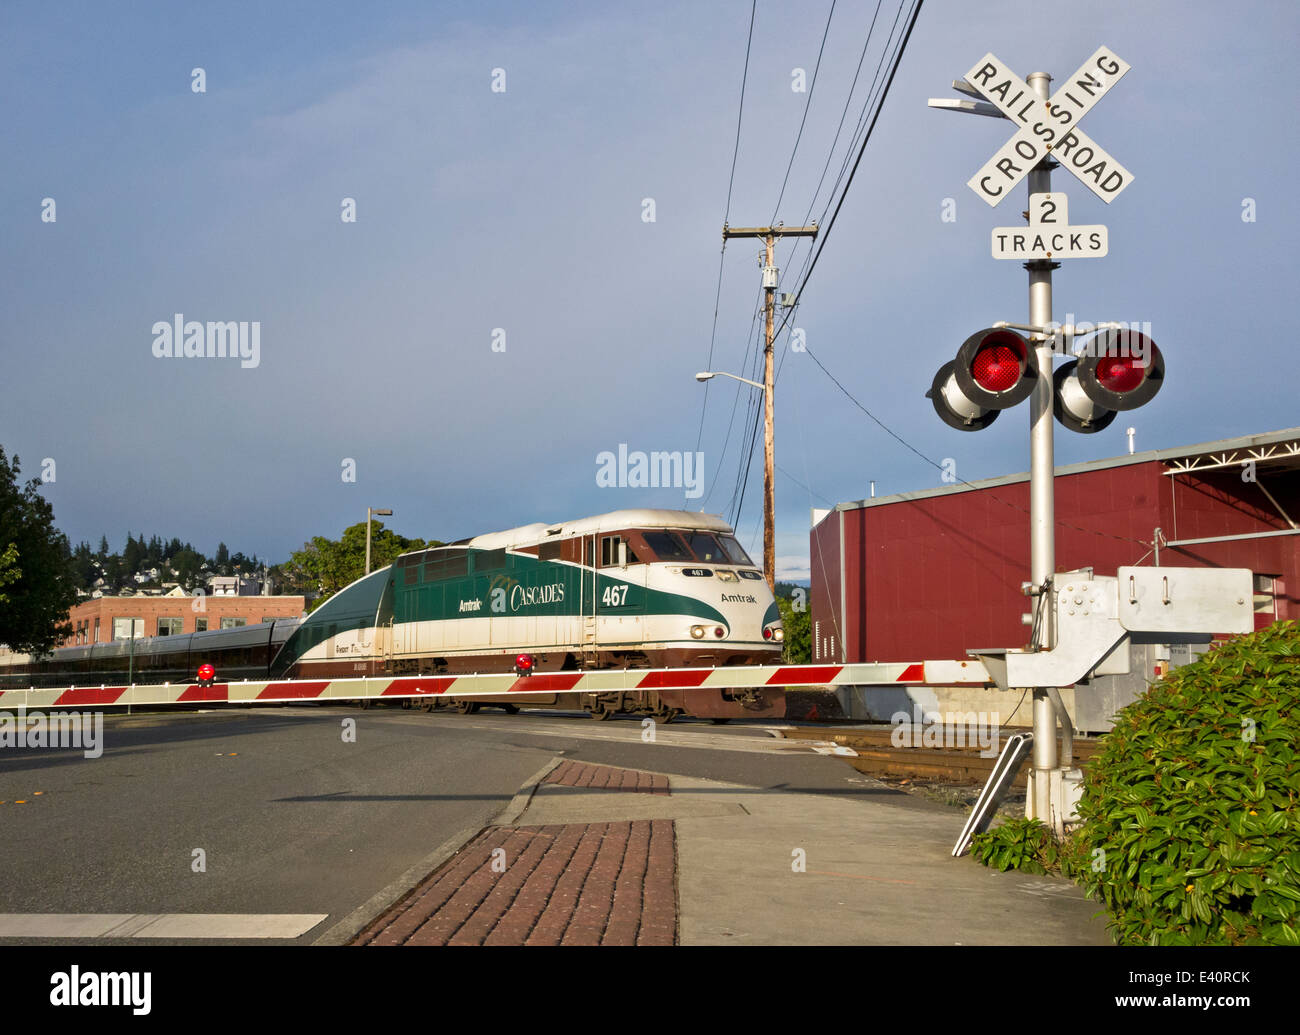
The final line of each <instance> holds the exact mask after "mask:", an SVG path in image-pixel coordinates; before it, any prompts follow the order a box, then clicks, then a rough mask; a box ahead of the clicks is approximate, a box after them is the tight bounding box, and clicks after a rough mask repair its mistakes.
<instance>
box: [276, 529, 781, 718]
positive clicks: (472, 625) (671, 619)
mask: <svg viewBox="0 0 1300 1035" xmlns="http://www.w3.org/2000/svg"><path fill="white" fill-rule="evenodd" d="M782 637H783V633H782V629H781V619H780V614H779V612H778V610H777V605H776V600H775V598H774V597H773V596H772V592H771V590H770V589H769V587H768V585H767V581H766V580H765V579H764V577H763V574H762V573H761V572H760V571H759V570H758V568H757V567H756V566H755V565H754V563H753V561H751V560H750V559H749V557H748V556H747V555H746V553H745V551H744V549H743V548H742V547H741V545H740V543H738V542H737V541H736V538H735V536H734V534H733V532H732V529H731V527H730V526H729V525H727V524H726V522H724V521H723V520H722V519H721V518H718V517H714V516H712V515H707V514H695V513H691V512H689V511H679V510H619V511H614V512H612V513H609V514H601V515H598V516H596V517H588V518H582V519H580V520H577V521H569V522H564V523H561V524H556V525H547V524H542V523H537V524H532V525H525V526H523V527H521V528H514V529H510V530H509V531H506V532H495V533H491V534H488V535H481V536H476V537H474V538H472V539H466V540H462V541H460V542H457V543H452V544H450V545H448V546H441V547H437V548H434V549H429V550H420V551H416V552H413V553H408V554H404V555H402V556H401V557H399V558H398V559H397V560H396V561H395V562H394V563H393V564H392V565H391V566H390V567H387V568H384V569H382V570H380V571H376V572H373V573H371V574H370V575H367V576H365V577H364V578H361V579H359V580H357V581H356V582H354V583H353V584H352V585H350V586H348V587H347V588H346V589H344V590H343V591H342V592H340V593H338V594H337V595H336V596H335V597H333V598H332V599H331V600H329V601H327V602H326V603H325V604H324V605H322V606H321V607H320V608H319V609H318V610H317V611H315V612H314V613H313V614H312V615H311V616H310V617H309V618H307V620H306V621H304V622H303V623H302V624H301V625H300V626H299V627H298V628H297V629H296V630H295V631H294V633H293V634H292V636H290V638H289V640H288V642H286V643H285V645H284V647H283V648H282V649H281V650H280V652H279V654H278V656H277V657H276V658H275V661H274V663H273V665H272V671H271V676H272V677H273V678H281V677H289V678H325V677H334V678H337V677H343V676H356V675H380V674H390V675H407V674H420V675H437V674H443V673H446V674H453V675H455V674H465V673H488V672H509V671H511V670H512V669H514V668H516V666H517V659H518V658H519V656H520V655H521V654H525V655H527V656H528V662H529V667H530V669H531V668H533V667H534V666H535V671H537V672H558V671H575V670H591V669H600V668H681V667H711V668H712V667H722V666H727V665H761V664H775V663H778V662H779V661H780V659H781V646H782V644H781V641H782ZM714 693H715V694H720V695H722V696H721V697H720V699H719V701H718V708H719V710H718V711H716V712H714V711H713V710H712V709H711V707H710V704H709V702H708V701H706V700H703V699H702V698H703V697H705V696H707V694H706V693H705V692H702V691H701V692H692V693H691V697H690V703H689V709H690V711H692V712H693V713H695V714H697V715H711V714H715V715H716V716H717V717H725V716H729V715H734V714H741V713H742V711H740V710H738V709H737V707H736V705H738V704H739V705H747V706H748V707H745V708H744V709H743V713H744V714H753V715H757V716H764V717H773V716H775V715H776V714H779V713H780V712H781V711H783V701H780V694H779V692H777V693H774V692H767V693H766V694H764V693H763V692H757V693H756V692H754V691H745V692H743V693H742V692H739V691H738V692H737V694H736V695H735V697H729V696H727V694H728V692H727V691H716V692H714ZM679 695H680V692H671V691H668V692H664V693H663V694H662V695H660V696H661V697H662V698H663V700H651V701H649V702H642V704H644V705H645V707H637V708H634V709H632V710H638V711H642V710H649V711H653V712H665V711H671V710H672V709H674V708H676V709H678V710H681V709H684V708H686V707H687V704H686V702H685V701H684V700H683V701H677V700H676V698H677V696H679ZM558 696H559V695H557V700H556V701H555V702H554V703H555V704H560V705H565V704H569V705H572V704H575V703H580V704H583V705H585V706H587V707H588V710H593V713H595V710H594V709H592V702H587V701H582V702H567V701H564V700H562V699H558ZM571 696H576V695H571ZM642 696H644V695H642ZM670 698H671V700H670ZM533 703H546V702H543V701H536V702H533ZM598 703H599V702H598ZM603 703H604V704H605V705H609V706H611V707H609V708H607V709H603V710H608V711H613V710H627V708H626V706H627V705H629V704H632V703H633V702H622V701H620V702H603ZM613 705H618V706H619V707H612V706H613Z"/></svg>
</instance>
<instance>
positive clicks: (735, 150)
mask: <svg viewBox="0 0 1300 1035" xmlns="http://www.w3.org/2000/svg"><path fill="white" fill-rule="evenodd" d="M757 11H758V0H753V2H752V3H751V4H750V8H749V35H748V37H747V38H746V40H745V68H744V70H743V71H742V72H741V73H740V110H739V111H738V112H737V113H736V142H735V145H734V146H733V147H732V149H731V176H730V177H729V178H728V180H727V204H726V208H725V210H724V212H723V216H722V222H723V223H724V224H725V223H726V222H727V221H728V220H729V219H730V218H731V192H732V190H733V188H734V187H735V186H736V159H737V158H738V157H739V155H740V125H741V122H743V121H744V118H745V83H746V82H748V80H749V52H750V49H751V47H752V46H753V44H754V15H755V14H756V12H757ZM726 257H727V239H726V238H725V237H724V238H723V239H722V251H721V252H720V253H719V254H718V289H717V291H716V292H715V293H714V297H713V329H712V330H711V331H710V332H709V362H708V367H707V369H709V370H712V369H713V345H714V342H715V341H716V340H717V336H718V308H719V306H720V304H721V302H722V273H723V266H724V262H725V260H726ZM708 408H709V383H708V382H707V381H705V382H704V399H703V401H702V402H701V403H700V429H699V431H698V432H696V434H695V450H696V452H699V449H700V442H701V441H703V439H704V415H705V413H706V412H708Z"/></svg>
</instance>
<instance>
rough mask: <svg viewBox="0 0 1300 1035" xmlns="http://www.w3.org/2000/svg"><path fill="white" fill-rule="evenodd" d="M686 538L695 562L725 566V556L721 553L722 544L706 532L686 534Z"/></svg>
mask: <svg viewBox="0 0 1300 1035" xmlns="http://www.w3.org/2000/svg"><path fill="white" fill-rule="evenodd" d="M686 538H687V540H688V541H689V542H690V544H691V550H692V552H694V554H695V559H696V560H697V561H706V562H708V563H709V564H725V563H726V562H727V560H728V558H727V555H726V554H725V553H723V552H722V544H721V543H719V542H718V540H717V539H716V538H714V537H713V536H712V535H710V534H709V533H708V532H688V533H686Z"/></svg>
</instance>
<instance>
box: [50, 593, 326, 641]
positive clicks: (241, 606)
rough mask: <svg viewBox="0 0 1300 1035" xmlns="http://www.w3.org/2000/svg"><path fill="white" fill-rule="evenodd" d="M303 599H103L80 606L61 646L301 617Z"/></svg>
mask: <svg viewBox="0 0 1300 1035" xmlns="http://www.w3.org/2000/svg"><path fill="white" fill-rule="evenodd" d="M303 607H304V600H303V598H302V597H300V596H297V597H289V596H284V597H279V596H277V597H270V596H257V597H254V596H226V597H218V596H203V597H185V596H175V597H99V598H97V599H94V600H87V601H85V602H83V603H80V604H78V605H77V606H76V607H74V608H73V609H72V610H71V612H69V614H68V621H69V622H70V623H71V625H72V630H73V631H72V635H71V636H69V637H68V638H67V639H66V640H64V641H63V643H62V644H61V646H64V647H75V646H78V645H79V644H85V643H108V642H110V641H112V640H125V639H129V638H130V636H131V626H132V621H133V620H134V623H135V635H136V637H137V638H140V637H147V636H170V635H175V634H178V633H192V632H203V631H205V630H207V629H229V628H234V627H236V626H241V625H257V624H258V623H260V622H267V621H270V620H271V619H274V618H298V617H300V616H301V615H302V613H303Z"/></svg>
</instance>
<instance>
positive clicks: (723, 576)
mask: <svg viewBox="0 0 1300 1035" xmlns="http://www.w3.org/2000/svg"><path fill="white" fill-rule="evenodd" d="M718 579H719V580H720V581H722V582H739V581H740V580H739V579H738V578H737V577H736V573H735V572H734V571H724V570H723V569H722V568H719V569H718Z"/></svg>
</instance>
